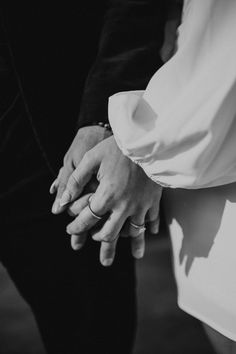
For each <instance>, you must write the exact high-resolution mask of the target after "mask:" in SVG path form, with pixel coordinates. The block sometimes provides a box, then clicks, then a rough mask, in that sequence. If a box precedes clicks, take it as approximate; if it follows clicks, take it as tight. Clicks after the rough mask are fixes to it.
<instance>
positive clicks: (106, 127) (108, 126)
mask: <svg viewBox="0 0 236 354" xmlns="http://www.w3.org/2000/svg"><path fill="white" fill-rule="evenodd" d="M93 125H98V126H99V127H102V128H104V129H106V130H109V132H112V129H111V126H110V124H109V123H104V122H95V123H93Z"/></svg>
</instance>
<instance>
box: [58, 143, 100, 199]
mask: <svg viewBox="0 0 236 354" xmlns="http://www.w3.org/2000/svg"><path fill="white" fill-rule="evenodd" d="M92 150H93V149H92ZM97 167H98V161H97V159H96V158H95V154H92V153H89V152H87V153H86V154H85V155H84V157H83V159H82V160H81V162H80V163H79V165H78V166H77V167H76V169H75V170H74V172H73V173H72V174H71V175H70V177H69V179H68V181H67V183H66V187H65V190H64V192H63V194H62V196H61V200H60V206H64V205H66V204H68V203H71V202H73V201H74V200H75V199H76V198H78V197H79V196H80V194H81V193H82V191H83V188H84V187H85V185H86V184H87V183H88V182H89V180H90V179H91V178H92V176H93V174H94V173H95V171H96V169H97Z"/></svg>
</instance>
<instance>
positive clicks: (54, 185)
mask: <svg viewBox="0 0 236 354" xmlns="http://www.w3.org/2000/svg"><path fill="white" fill-rule="evenodd" d="M57 183H58V182H57V179H55V181H54V182H53V183H52V185H51V187H50V189H49V193H50V194H53V193H55V191H56V184H57Z"/></svg>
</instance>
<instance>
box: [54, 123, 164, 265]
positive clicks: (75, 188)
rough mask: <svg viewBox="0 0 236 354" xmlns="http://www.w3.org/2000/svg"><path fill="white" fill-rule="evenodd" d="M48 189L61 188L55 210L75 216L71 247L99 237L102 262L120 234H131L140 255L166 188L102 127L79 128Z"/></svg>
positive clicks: (109, 261)
mask: <svg viewBox="0 0 236 354" xmlns="http://www.w3.org/2000/svg"><path fill="white" fill-rule="evenodd" d="M50 192H51V193H54V192H57V195H56V198H55V202H54V204H53V207H52V212H53V213H54V214H59V213H61V212H63V211H65V210H66V209H67V211H68V213H69V214H70V215H71V216H73V217H74V220H73V221H72V222H71V223H70V224H69V225H68V226H67V233H68V234H69V235H71V245H72V248H73V249H75V250H79V249H80V248H81V247H83V245H84V243H85V241H86V238H87V237H88V236H89V235H91V237H92V238H93V240H95V241H98V242H101V247H100V262H101V264H103V265H104V266H110V265H111V264H112V262H113V260H114V257H115V252H116V245H117V242H118V238H119V236H126V237H127V236H129V237H131V238H132V241H131V247H132V254H133V256H134V257H135V258H141V257H143V254H144V250H145V238H144V233H145V229H144V227H143V225H145V222H146V223H147V225H148V228H149V231H150V232H152V233H157V232H158V228H159V202H160V198H161V193H162V188H161V187H160V186H158V185H157V184H156V183H154V182H153V181H152V180H151V179H149V178H148V177H147V176H146V174H145V173H144V172H143V170H142V169H141V167H139V166H138V165H136V164H135V163H133V162H132V161H131V160H130V159H129V158H127V157H126V156H124V155H123V154H122V152H121V151H120V149H119V148H118V146H117V144H116V141H115V139H114V137H113V136H109V137H105V139H104V128H103V127H100V126H91V127H85V128H81V129H80V130H79V131H78V133H77V135H76V137H75V139H74V141H73V143H72V145H71V147H70V149H69V150H68V152H67V154H66V155H65V158H64V164H63V167H62V168H61V170H60V172H59V175H58V177H57V178H56V180H55V181H54V182H53V184H52V186H51V189H50ZM99 217H100V218H99Z"/></svg>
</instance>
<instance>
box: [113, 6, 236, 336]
mask: <svg viewBox="0 0 236 354" xmlns="http://www.w3.org/2000/svg"><path fill="white" fill-rule="evenodd" d="M235 36H236V1H235V0H224V1H222V0H204V1H199V0H185V5H184V13H183V21H182V24H181V26H180V28H179V39H178V49H177V52H176V53H175V55H174V56H173V57H172V58H171V59H170V60H169V61H168V62H167V63H166V64H165V65H163V66H162V67H161V68H160V69H159V70H158V71H157V72H156V73H155V75H154V76H153V77H152V79H151V80H150V82H149V84H148V86H147V88H146V90H145V91H139V92H124V93H119V94H116V95H114V96H112V97H111V98H110V100H109V120H110V123H111V126H112V129H113V133H114V137H115V139H116V142H117V144H118V146H119V147H120V149H121V150H122V152H123V153H124V154H125V155H126V156H128V157H129V158H130V159H131V160H132V161H133V162H135V163H137V164H139V165H140V166H141V168H142V169H143V170H144V172H145V173H146V174H147V175H148V176H149V177H150V178H151V179H152V180H153V181H155V182H156V183H157V184H161V185H163V186H165V187H166V188H165V192H164V202H165V210H166V215H167V219H168V224H169V230H170V235H171V239H172V245H173V254H174V269H175V276H176V281H177V286H178V303H179V306H180V307H181V308H182V309H183V310H185V311H186V312H188V313H190V314H191V315H193V316H195V317H196V318H198V319H200V320H202V321H203V322H205V323H207V324H208V325H210V326H212V327H213V328H214V329H216V330H217V331H219V332H220V333H222V334H223V335H225V336H226V337H229V338H230V339H232V340H234V341H236V275H235V271H236V254H235V253H236V41H235ZM137 89H139V88H137Z"/></svg>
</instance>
